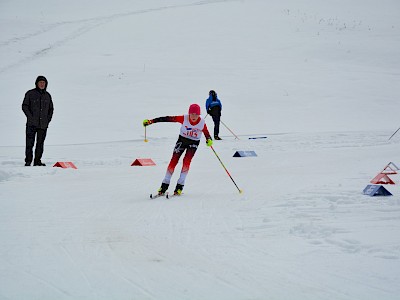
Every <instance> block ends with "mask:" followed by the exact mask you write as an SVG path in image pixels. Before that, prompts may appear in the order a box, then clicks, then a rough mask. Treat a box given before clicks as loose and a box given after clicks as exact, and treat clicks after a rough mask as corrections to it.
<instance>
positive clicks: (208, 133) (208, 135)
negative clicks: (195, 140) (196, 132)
mask: <svg viewBox="0 0 400 300" xmlns="http://www.w3.org/2000/svg"><path fill="white" fill-rule="evenodd" d="M203 133H204V137H205V138H206V140H212V138H211V135H210V132H209V131H208V128H207V124H206V123H204V127H203Z"/></svg>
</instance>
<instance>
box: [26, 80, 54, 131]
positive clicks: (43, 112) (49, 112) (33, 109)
mask: <svg viewBox="0 0 400 300" xmlns="http://www.w3.org/2000/svg"><path fill="white" fill-rule="evenodd" d="M46 85H47V81H46ZM22 110H23V111H24V113H25V115H26V118H27V121H26V125H27V126H35V127H37V128H41V129H46V128H47V127H48V126H49V123H50V121H51V118H52V117H53V112H54V106H53V100H52V99H51V95H50V93H48V92H47V91H46V89H44V90H41V89H39V88H38V87H37V85H36V88H34V89H32V90H29V91H27V92H26V94H25V98H24V101H23V103H22Z"/></svg>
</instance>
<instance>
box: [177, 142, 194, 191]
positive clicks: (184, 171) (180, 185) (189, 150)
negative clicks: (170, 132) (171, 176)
mask: <svg viewBox="0 0 400 300" xmlns="http://www.w3.org/2000/svg"><path fill="white" fill-rule="evenodd" d="M197 146H198V145H196V144H192V145H190V146H189V148H187V150H186V154H185V157H184V158H183V166H182V170H181V175H180V176H179V179H178V183H177V186H176V188H175V190H178V189H179V190H181V191H182V189H183V186H184V185H185V180H186V176H187V174H188V173H189V169H190V163H191V162H192V158H193V156H194V154H195V153H196V150H197Z"/></svg>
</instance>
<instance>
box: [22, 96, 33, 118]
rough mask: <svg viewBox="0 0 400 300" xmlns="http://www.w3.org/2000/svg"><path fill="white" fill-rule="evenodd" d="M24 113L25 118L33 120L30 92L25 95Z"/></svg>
mask: <svg viewBox="0 0 400 300" xmlns="http://www.w3.org/2000/svg"><path fill="white" fill-rule="evenodd" d="M22 111H23V112H24V114H25V116H26V117H27V118H28V120H29V119H32V118H33V114H32V111H31V100H30V97H29V92H26V93H25V98H24V101H23V102H22Z"/></svg>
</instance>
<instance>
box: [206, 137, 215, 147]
mask: <svg viewBox="0 0 400 300" xmlns="http://www.w3.org/2000/svg"><path fill="white" fill-rule="evenodd" d="M206 144H207V146H208V147H211V146H212V144H213V140H212V139H208V140H207V141H206Z"/></svg>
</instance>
